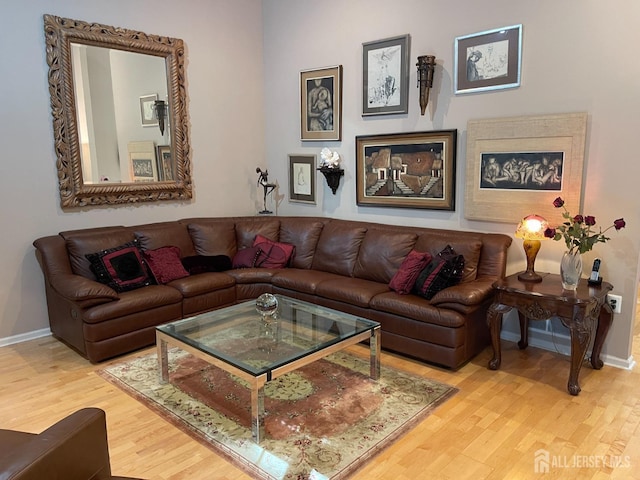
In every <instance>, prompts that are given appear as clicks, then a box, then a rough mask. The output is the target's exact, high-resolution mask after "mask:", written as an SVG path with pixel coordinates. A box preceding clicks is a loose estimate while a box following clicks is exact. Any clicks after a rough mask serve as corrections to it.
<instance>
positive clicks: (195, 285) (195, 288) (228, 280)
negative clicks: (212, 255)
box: [167, 272, 236, 298]
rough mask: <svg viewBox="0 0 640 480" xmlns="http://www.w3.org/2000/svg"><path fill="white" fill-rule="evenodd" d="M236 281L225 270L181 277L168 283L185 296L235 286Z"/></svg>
mask: <svg viewBox="0 0 640 480" xmlns="http://www.w3.org/2000/svg"><path fill="white" fill-rule="evenodd" d="M235 284H236V281H235V280H234V279H233V277H231V276H229V275H227V274H226V273H223V272H206V273H199V274H198V275H190V276H188V277H184V278H179V279H177V280H173V281H172V282H169V283H168V284H167V285H168V286H170V287H171V288H175V289H176V290H178V291H179V292H180V293H181V294H182V296H183V297H185V298H189V297H195V296H198V295H202V294H204V293H210V292H215V291H217V290H223V289H225V288H230V287H233V286H234V285H235Z"/></svg>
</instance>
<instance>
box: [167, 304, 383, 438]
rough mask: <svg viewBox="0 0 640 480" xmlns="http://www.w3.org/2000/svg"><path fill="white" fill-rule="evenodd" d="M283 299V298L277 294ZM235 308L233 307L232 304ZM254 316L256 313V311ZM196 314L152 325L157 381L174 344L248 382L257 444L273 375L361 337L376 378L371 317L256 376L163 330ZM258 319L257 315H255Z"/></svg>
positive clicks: (376, 341) (375, 328)
mask: <svg viewBox="0 0 640 480" xmlns="http://www.w3.org/2000/svg"><path fill="white" fill-rule="evenodd" d="M279 298H283V297H279ZM284 300H286V301H291V302H294V303H298V304H302V305H312V304H308V303H307V302H303V301H300V300H295V299H290V298H286V297H284ZM245 304H255V302H254V301H249V302H245ZM235 307H237V306H235ZM314 307H316V308H320V309H322V310H324V311H326V312H330V313H332V314H334V315H335V314H339V315H343V316H345V317H350V318H353V317H354V316H353V315H350V314H346V313H343V312H339V311H337V310H332V309H329V308H325V307H320V306H318V305H314ZM229 308H234V307H227V308H223V309H220V310H216V311H214V312H208V313H205V314H202V315H211V313H216V312H217V313H222V312H224V311H225V310H228V309H229ZM256 315H258V314H257V313H256ZM199 317H200V315H196V316H194V317H190V318H187V319H183V320H177V321H176V322H171V323H168V324H165V325H161V326H159V327H157V328H156V348H157V352H158V366H159V369H160V377H161V382H168V381H169V358H168V347H169V346H174V347H178V348H180V349H181V350H184V351H186V352H189V353H191V354H192V355H194V356H196V357H198V358H200V359H202V360H204V361H205V362H207V363H209V364H211V365H214V366H216V367H218V368H221V369H222V370H224V371H226V372H228V373H231V374H233V375H237V376H238V377H240V378H241V379H243V380H245V381H246V382H247V383H249V385H250V387H251V433H252V436H253V439H254V441H255V442H256V443H260V441H261V440H262V439H263V438H264V435H265V434H264V414H265V412H264V386H265V384H266V383H267V382H269V381H271V380H274V379H275V378H278V377H280V376H281V375H284V374H286V373H289V372H291V371H293V370H296V369H298V368H300V367H303V366H305V365H308V364H310V363H313V362H315V361H316V360H319V359H321V358H324V357H326V356H327V355H330V354H332V353H334V352H337V351H340V350H343V349H345V348H346V347H348V346H350V345H355V344H356V343H360V342H362V341H364V340H369V346H370V359H369V362H370V368H369V376H370V377H371V378H372V379H374V380H378V379H379V378H380V350H381V345H380V324H379V323H377V322H374V321H371V320H367V319H363V318H362V317H357V318H358V319H359V320H360V321H361V322H364V323H369V324H370V325H368V326H367V327H366V328H365V329H364V330H363V331H359V332H356V333H354V334H353V335H351V336H348V337H347V338H343V339H341V340H339V341H337V342H335V343H333V342H332V343H329V344H327V345H325V346H322V347H320V348H313V349H311V350H310V351H308V352H306V353H303V354H302V355H300V356H298V357H297V358H295V359H294V360H292V361H288V362H285V363H284V364H282V365H279V366H277V367H275V368H272V369H268V370H266V371H264V372H262V373H260V374H259V375H254V374H252V373H250V372H248V371H247V370H245V369H242V368H240V367H238V366H237V365H235V364H234V363H232V360H229V359H225V358H221V357H218V356H216V355H215V354H213V353H211V352H207V351H204V350H201V349H200V348H197V347H195V346H192V345H189V344H188V343H186V342H185V341H183V340H181V339H180V338H178V337H176V336H173V335H171V334H170V332H168V331H167V327H168V326H171V325H172V324H177V323H179V322H189V321H192V322H195V321H197V320H198V318H199ZM258 318H259V316H258ZM278 321H287V319H280V320H278ZM212 322H215V317H212Z"/></svg>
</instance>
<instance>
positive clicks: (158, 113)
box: [153, 100, 169, 135]
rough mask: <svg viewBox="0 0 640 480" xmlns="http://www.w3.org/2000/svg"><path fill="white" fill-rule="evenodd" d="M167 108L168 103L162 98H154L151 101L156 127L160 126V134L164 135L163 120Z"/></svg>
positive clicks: (165, 116)
mask: <svg viewBox="0 0 640 480" xmlns="http://www.w3.org/2000/svg"><path fill="white" fill-rule="evenodd" d="M168 110H169V104H168V103H167V102H165V101H164V100H156V101H155V102H153V113H154V115H155V117H156V119H157V120H158V128H160V135H164V122H165V119H166V118H167V112H168Z"/></svg>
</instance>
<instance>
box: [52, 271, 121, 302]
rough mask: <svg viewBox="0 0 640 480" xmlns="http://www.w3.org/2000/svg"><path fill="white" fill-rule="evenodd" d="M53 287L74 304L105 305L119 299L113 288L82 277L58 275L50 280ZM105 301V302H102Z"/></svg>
mask: <svg viewBox="0 0 640 480" xmlns="http://www.w3.org/2000/svg"><path fill="white" fill-rule="evenodd" d="M49 280H50V282H51V287H52V288H53V289H54V290H55V291H56V292H58V293H59V294H60V295H61V296H63V297H64V298H66V299H67V300H70V301H72V302H83V301H87V300H90V301H91V303H92V304H94V305H95V304H96V303H105V302H110V301H112V300H117V299H118V298H119V296H118V292H116V291H115V290H114V289H113V288H111V287H109V286H107V285H105V284H103V283H100V282H96V281H95V280H90V279H88V278H85V277H83V276H82V275H73V274H65V273H62V274H58V275H54V276H53V277H51V278H50V279H49ZM100 300H103V302H100Z"/></svg>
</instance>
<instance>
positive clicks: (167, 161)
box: [156, 145, 174, 182]
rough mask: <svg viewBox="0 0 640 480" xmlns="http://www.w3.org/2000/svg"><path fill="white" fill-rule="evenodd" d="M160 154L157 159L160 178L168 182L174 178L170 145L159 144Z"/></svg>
mask: <svg viewBox="0 0 640 480" xmlns="http://www.w3.org/2000/svg"><path fill="white" fill-rule="evenodd" d="M157 149H158V154H157V155H156V161H157V162H158V180H160V181H161V182H168V181H172V180H174V178H173V162H172V160H171V147H170V146H169V145H158V147H157Z"/></svg>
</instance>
